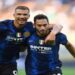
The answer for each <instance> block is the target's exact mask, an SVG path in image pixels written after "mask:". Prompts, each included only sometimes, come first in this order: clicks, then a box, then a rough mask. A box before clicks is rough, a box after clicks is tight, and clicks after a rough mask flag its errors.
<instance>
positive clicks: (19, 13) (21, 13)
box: [14, 9, 30, 27]
mask: <svg viewBox="0 0 75 75" xmlns="http://www.w3.org/2000/svg"><path fill="white" fill-rule="evenodd" d="M29 16H30V15H29V11H28V10H21V9H16V11H15V13H14V17H15V22H16V24H18V25H19V27H20V26H23V25H24V24H25V23H26V22H27V20H28V18H29Z"/></svg>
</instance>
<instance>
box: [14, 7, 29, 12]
mask: <svg viewBox="0 0 75 75" xmlns="http://www.w3.org/2000/svg"><path fill="white" fill-rule="evenodd" d="M17 9H21V10H28V11H29V12H30V9H29V8H28V7H27V6H17V7H16V8H15V11H16V10H17Z"/></svg>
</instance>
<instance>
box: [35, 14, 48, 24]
mask: <svg viewBox="0 0 75 75" xmlns="http://www.w3.org/2000/svg"><path fill="white" fill-rule="evenodd" d="M37 19H46V20H47V21H48V22H49V20H48V17H47V16H46V15H44V14H38V15H36V16H35V17H34V23H35V22H36V20H37Z"/></svg>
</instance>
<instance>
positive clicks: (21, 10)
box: [15, 9, 29, 13]
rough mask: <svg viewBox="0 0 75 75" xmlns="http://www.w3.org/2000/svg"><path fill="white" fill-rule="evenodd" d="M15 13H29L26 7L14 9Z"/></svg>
mask: <svg viewBox="0 0 75 75" xmlns="http://www.w3.org/2000/svg"><path fill="white" fill-rule="evenodd" d="M15 13H29V11H28V10H27V9H25V10H23V9H16V10H15Z"/></svg>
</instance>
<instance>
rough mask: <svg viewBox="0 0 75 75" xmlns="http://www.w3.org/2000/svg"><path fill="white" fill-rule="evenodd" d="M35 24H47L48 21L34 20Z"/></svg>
mask: <svg viewBox="0 0 75 75" xmlns="http://www.w3.org/2000/svg"><path fill="white" fill-rule="evenodd" d="M36 23H37V24H47V23H48V21H47V19H36Z"/></svg>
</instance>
